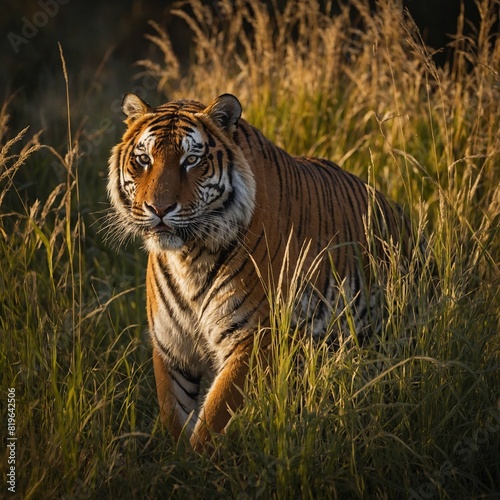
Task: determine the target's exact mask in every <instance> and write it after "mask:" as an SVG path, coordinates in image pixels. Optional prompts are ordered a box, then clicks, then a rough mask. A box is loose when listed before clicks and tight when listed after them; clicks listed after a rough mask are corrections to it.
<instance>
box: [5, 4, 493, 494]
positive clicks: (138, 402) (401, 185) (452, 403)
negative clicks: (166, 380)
mask: <svg viewBox="0 0 500 500" xmlns="http://www.w3.org/2000/svg"><path fill="white" fill-rule="evenodd" d="M368 3H369V2H368V1H367V0H350V1H349V2H348V3H346V5H344V6H343V7H342V8H341V11H340V12H339V13H336V15H334V16H331V15H329V13H328V10H327V9H326V10H325V9H322V8H320V6H319V4H318V3H317V2H315V1H314V0H307V1H299V0H289V1H288V2H287V3H286V5H285V7H284V8H283V9H282V10H279V9H278V8H274V9H269V8H267V7H265V5H264V4H261V3H259V2H252V1H250V0H237V1H236V2H229V1H225V0H224V1H221V2H218V3H217V6H218V7H217V10H214V8H213V7H212V6H211V5H205V3H204V2H201V1H199V0H191V1H188V2H184V3H183V4H182V5H180V6H178V7H177V9H175V10H174V11H173V14H174V15H175V16H178V17H180V18H182V19H184V20H185V21H186V22H187V23H188V24H189V26H190V28H191V29H192V31H193V33H194V45H193V51H192V60H191V62H190V63H189V64H188V65H187V66H183V65H182V64H181V62H180V61H179V60H178V59H177V57H176V55H175V53H174V52H173V50H172V45H171V43H170V40H169V38H168V35H167V33H165V32H164V31H163V30H162V28H161V27H160V26H158V25H157V24H154V23H152V30H153V31H152V32H151V34H149V35H148V37H149V39H150V41H151V43H152V44H153V45H154V46H155V47H157V50H158V52H157V54H158V55H159V56H160V57H159V58H158V60H157V61H154V60H153V59H152V58H151V59H148V60H144V61H141V62H140V65H141V69H142V73H141V74H140V75H139V82H146V81H148V82H149V81H151V78H152V77H154V78H155V79H156V81H157V86H158V92H159V93H161V94H162V95H163V96H165V100H167V99H169V100H170V99H175V98H179V97H191V98H196V99H198V100H201V101H204V102H210V101H211V99H213V98H214V97H215V96H217V95H218V94H220V93H223V92H232V93H234V94H236V95H237V96H238V97H239V98H240V100H241V102H242V103H243V107H244V117H245V118H246V119H247V120H248V121H249V122H251V123H252V124H254V125H255V126H257V127H259V128H261V129H262V130H263V131H264V133H265V134H266V135H267V136H268V137H269V138H271V139H272V140H273V141H275V143H276V144H278V145H280V146H282V147H284V148H285V149H287V150H288V151H290V152H292V153H296V154H304V153H306V154H310V155H316V156H325V157H328V158H331V159H333V160H335V161H337V162H338V163H339V164H341V165H342V166H343V167H344V168H346V169H348V170H350V171H352V172H354V173H356V174H358V175H360V176H361V177H362V178H364V179H367V180H369V181H370V183H372V184H374V185H376V187H377V188H378V189H380V190H381V191H382V192H385V193H387V194H388V195H389V196H390V197H391V198H392V199H394V200H397V201H398V202H400V203H401V204H402V205H404V206H405V209H406V210H407V211H408V212H409V213H411V214H412V217H413V220H415V222H416V226H417V227H418V228H419V229H418V230H422V231H424V232H425V233H426V235H427V238H428V240H429V242H430V248H431V250H432V253H433V255H434V259H435V263H436V272H437V276H438V281H439V283H438V285H439V292H438V293H436V294H435V295H433V296H431V297H429V294H428V288H429V287H428V284H429V281H430V279H429V276H430V273H429V272H426V271H424V275H423V276H424V278H423V279H422V280H421V281H420V282H419V283H416V284H413V285H412V284H411V283H408V282H407V281H406V280H405V279H403V278H402V277H401V276H400V275H399V274H398V273H397V272H393V273H392V274H391V279H390V281H389V287H388V288H389V290H388V294H389V300H388V307H389V308H390V313H391V314H390V321H388V323H387V325H386V327H385V331H384V335H383V338H382V339H380V342H379V344H378V346H377V347H370V346H365V347H359V346H357V345H356V344H353V343H346V344H344V345H341V346H340V348H339V349H338V350H337V351H336V352H334V353H331V352H327V348H326V347H325V346H311V345H310V344H309V343H308V342H307V341H306V340H297V341H295V342H293V343H290V342H287V341H285V338H288V337H289V335H290V332H289V315H290V307H291V306H290V297H285V298H283V297H279V296H278V297H276V296H273V295H272V294H270V300H271V303H272V307H273V311H274V314H273V325H272V328H273V329H274V330H275V332H276V335H275V339H276V344H277V349H276V356H275V363H274V368H273V373H274V376H272V377H265V376H264V375H263V372H262V369H261V368H260V367H259V366H256V367H254V370H253V371H252V377H251V379H252V380H251V383H250V384H249V387H248V398H247V403H246V405H245V407H244V408H243V409H242V411H241V412H239V413H238V414H236V415H235V416H234V419H233V421H232V424H231V427H230V432H229V434H228V436H220V437H218V438H217V439H216V451H215V454H214V456H209V455H197V454H195V453H194V452H192V451H191V450H190V449H189V448H188V447H187V446H186V444H185V443H184V442H180V443H174V442H172V440H171V439H170V437H169V435H168V434H167V433H165V432H164V431H163V430H162V429H161V427H160V425H159V421H158V408H157V402H156V398H155V388H154V379H153V374H152V366H151V361H150V346H149V342H148V340H147V335H146V333H145V330H146V319H145V307H144V286H143V282H144V274H145V256H144V254H143V252H142V251H141V250H140V248H139V247H138V246H136V245H134V244H132V243H131V244H130V245H129V246H127V247H126V248H120V249H119V251H117V250H116V249H113V248H111V247H110V246H109V245H107V244H106V243H105V241H103V240H105V234H103V232H102V231H101V232H100V231H99V230H100V228H103V227H106V222H105V221H106V206H105V205H102V202H103V201H104V200H105V178H104V177H105V164H106V161H107V157H108V153H109V149H110V146H111V144H112V142H113V141H116V140H117V132H118V131H119V130H120V125H119V123H118V119H117V115H116V114H114V111H115V110H114V109H112V105H111V104H108V105H107V106H106V107H105V108H104V109H110V110H111V111H109V113H108V116H106V114H105V113H104V118H103V120H102V121H101V122H100V124H99V126H96V128H95V129H94V130H93V132H92V133H83V131H82V130H83V126H82V125H80V126H79V127H77V128H75V127H74V123H76V120H81V122H80V123H81V124H82V123H84V118H85V117H84V116H77V117H75V116H73V115H72V114H71V113H70V109H74V104H73V103H72V100H71V99H72V95H73V92H72V87H71V85H69V80H70V77H71V75H69V78H68V73H67V71H66V68H65V66H64V57H63V53H62V50H61V60H62V69H61V71H60V72H61V74H62V75H63V76H64V78H65V82H66V87H67V91H68V92H67V102H66V103H63V102H60V101H59V102H58V106H59V107H61V108H62V107H65V109H66V111H67V114H68V117H67V126H66V130H64V128H62V127H60V126H58V125H54V127H51V128H49V130H47V131H46V132H44V133H35V132H33V131H32V130H26V129H23V130H20V131H19V130H12V129H10V128H9V127H10V126H9V113H11V111H10V110H15V111H16V112H17V113H19V107H16V106H17V104H16V99H15V96H14V97H13V98H12V99H11V100H9V101H7V102H5V103H4V105H3V107H2V108H1V112H0V144H1V148H0V328H1V336H0V346H1V348H0V379H1V386H2V393H3V394H2V398H3V400H5V399H6V397H7V396H6V394H7V388H14V389H15V395H16V419H15V425H16V429H15V435H16V436H17V442H16V443H17V445H16V475H17V486H16V492H17V494H18V495H19V496H22V497H24V498H51V497H60V496H63V497H65V498H106V497H113V498H114V497H117V498H122V497H123V498H136V497H137V498H154V497H156V496H160V495H161V496H169V497H173V498H205V497H206V498H217V497H221V498H227V497H238V498H246V497H251V498H254V497H262V498H299V497H303V498H337V497H339V498H357V497H361V498H405V497H407V498H416V499H427V498H466V497H476V498H479V497H480V498H493V497H496V496H497V495H499V494H500V394H499V386H500V384H499V381H500V377H499V368H500V359H499V354H498V353H499V347H500V337H499V327H500V324H499V318H500V291H499V290H500V269H499V265H500V234H499V233H500V229H499V227H500V134H499V133H498V131H499V129H500V113H499V111H498V109H499V108H498V103H499V102H500V38H499V36H498V23H499V10H500V1H499V0H478V2H477V5H478V8H479V10H480V14H481V22H480V24H479V25H478V26H476V27H475V30H474V31H473V33H472V35H465V34H464V25H465V22H466V21H465V19H464V18H463V16H461V17H460V19H459V22H458V26H457V33H456V35H455V36H453V37H452V39H451V41H450V47H451V48H452V49H453V52H452V54H453V58H452V60H450V61H449V63H448V64H446V65H445V66H444V67H436V66H435V65H434V64H433V60H432V52H431V49H429V48H428V47H426V46H425V44H424V43H423V42H422V40H421V37H420V34H419V32H418V30H417V28H416V27H415V25H414V24H413V22H412V20H411V18H410V17H409V16H408V15H407V14H406V13H405V12H404V11H403V9H402V8H401V6H400V2H398V1H397V0H380V1H379V2H378V4H377V9H376V10H375V12H371V11H370V8H369V5H368ZM353 19H356V20H357V21H356V22H353ZM158 61H159V62H158ZM141 78H142V80H141ZM140 85H141V84H140V83H139V88H140ZM91 92H94V93H95V99H96V102H100V99H101V97H99V95H98V90H96V89H91ZM88 112H89V111H88ZM99 115H100V116H103V112H102V109H100V110H99ZM24 119H25V123H26V125H29V124H30V123H31V121H30V112H29V111H28V110H26V111H25V115H24ZM47 136H49V137H50V138H51V140H52V142H51V144H53V145H52V146H50V145H47V144H45V143H44V141H45V140H46V139H45V137H47ZM65 143H66V146H64V144H65ZM422 259H423V261H424V263H427V257H426V256H423V257H422ZM291 292H293V290H292V291H291ZM292 295H293V293H292ZM297 360H300V362H298V361H297ZM4 407H5V408H6V405H2V408H4ZM6 421H7V416H6V410H5V411H4V410H2V422H6ZM0 429H1V430H0V435H1V436H2V441H3V442H6V441H5V439H4V437H5V433H6V432H7V426H6V425H5V424H4V423H2V425H1V428H0ZM7 454H8V450H7V451H6V456H5V457H4V458H3V460H2V465H1V468H2V476H3V481H4V483H3V486H2V488H4V487H5V484H6V479H5V478H6V473H7Z"/></svg>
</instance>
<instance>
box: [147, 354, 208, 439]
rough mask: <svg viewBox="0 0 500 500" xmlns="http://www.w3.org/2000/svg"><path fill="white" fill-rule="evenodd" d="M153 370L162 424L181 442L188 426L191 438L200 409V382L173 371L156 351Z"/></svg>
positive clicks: (197, 379)
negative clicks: (184, 430)
mask: <svg viewBox="0 0 500 500" xmlns="http://www.w3.org/2000/svg"><path fill="white" fill-rule="evenodd" d="M153 368H154V374H155V381H156V391H157V394H158V404H159V406H160V420H161V422H162V424H163V425H165V426H166V427H167V428H168V430H169V431H170V432H171V434H172V436H173V437H174V439H175V440H178V439H179V437H180V435H181V433H182V430H183V428H184V427H185V426H186V428H187V431H188V435H189V433H190V431H192V429H193V428H194V423H195V420H196V413H197V409H198V406H197V405H198V395H199V392H200V379H199V378H191V377H188V376H187V374H185V373H181V372H179V371H177V370H173V369H170V368H169V367H168V366H167V364H166V363H165V361H164V359H163V358H162V356H161V354H160V352H159V351H158V349H157V348H156V347H154V348H153Z"/></svg>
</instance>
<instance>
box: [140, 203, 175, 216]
mask: <svg viewBox="0 0 500 500" xmlns="http://www.w3.org/2000/svg"><path fill="white" fill-rule="evenodd" d="M145 205H146V208H147V209H148V210H150V211H151V212H153V213H154V214H155V215H157V216H158V217H160V218H163V217H165V215H167V214H168V213H169V212H171V211H172V210H173V209H174V208H175V205H176V203H170V204H168V205H155V204H154V203H145Z"/></svg>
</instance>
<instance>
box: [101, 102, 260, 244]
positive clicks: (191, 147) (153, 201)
mask: <svg viewBox="0 0 500 500" xmlns="http://www.w3.org/2000/svg"><path fill="white" fill-rule="evenodd" d="M122 109H123V111H124V113H125V115H126V116H127V119H126V123H127V126H128V129H127V131H126V132H125V134H124V136H123V141H122V142H121V143H120V144H118V145H117V146H115V147H114V148H113V151H112V155H111V158H110V161H109V177H108V194H109V197H110V200H111V204H112V207H113V209H114V212H115V214H116V221H115V222H116V224H115V226H116V227H115V230H116V231H119V232H120V233H119V234H118V238H119V239H120V240H122V239H124V238H125V237H126V236H127V235H134V236H140V237H141V238H142V239H143V241H144V243H145V247H146V249H147V250H148V251H150V252H159V251H164V250H179V249H182V248H184V247H186V246H189V245H191V246H202V247H206V248H208V249H209V250H210V251H212V252H213V251H216V250H217V249H219V248H221V247H223V246H225V245H227V244H228V243H230V242H232V241H234V239H235V238H237V236H238V233H239V231H240V230H241V229H242V228H245V227H247V226H248V224H249V223H250V220H251V217H252V214H253V210H254V205H255V180H254V177H253V174H252V171H251V169H250V166H249V164H248V162H247V160H246V159H245V157H244V155H243V153H242V151H241V149H240V148H239V147H238V145H237V144H236V143H235V141H234V140H233V133H234V130H235V129H236V126H237V122H238V120H239V118H240V115H241V105H240V103H239V101H238V100H237V99H236V97H234V96H232V95H229V94H224V95H222V96H219V97H218V98H217V99H215V100H214V101H213V102H212V104H211V105H210V106H208V107H207V108H204V107H203V106H202V105H201V104H200V103H197V102H194V101H175V102H171V103H168V104H165V105H162V106H159V107H158V108H156V109H152V108H151V107H149V106H148V105H147V104H146V103H145V102H144V101H142V100H141V99H140V98H139V97H138V96H136V95H134V94H127V95H126V96H125V98H124V100H123V105H122Z"/></svg>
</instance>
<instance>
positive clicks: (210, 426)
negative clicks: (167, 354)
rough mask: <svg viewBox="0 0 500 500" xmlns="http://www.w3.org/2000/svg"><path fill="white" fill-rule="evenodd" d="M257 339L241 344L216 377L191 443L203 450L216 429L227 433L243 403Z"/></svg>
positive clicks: (195, 447) (198, 449) (197, 448)
mask: <svg viewBox="0 0 500 500" xmlns="http://www.w3.org/2000/svg"><path fill="white" fill-rule="evenodd" d="M252 349H253V339H252V338H251V339H250V340H247V342H246V343H244V344H241V345H239V346H238V347H237V348H236V349H235V350H234V351H233V353H232V354H231V355H230V356H229V358H228V359H227V362H226V364H225V365H224V367H223V368H222V369H221V370H220V372H219V373H218V374H217V376H216V377H215V379H214V381H213V383H212V385H211V387H210V389H209V390H208V393H207V395H206V398H205V402H204V404H203V406H202V409H201V411H200V415H199V418H198V421H197V422H196V425H195V428H194V431H193V434H192V435H191V445H192V447H193V448H194V449H195V450H197V451H202V450H203V449H205V448H207V447H208V446H209V445H210V438H211V433H212V432H218V433H223V432H224V431H225V427H226V425H227V424H228V422H229V419H230V418H231V412H234V411H235V410H237V409H238V407H240V406H241V404H242V403H243V395H242V391H243V388H244V385H245V380H246V377H247V375H248V372H249V364H250V358H251V354H252Z"/></svg>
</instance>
